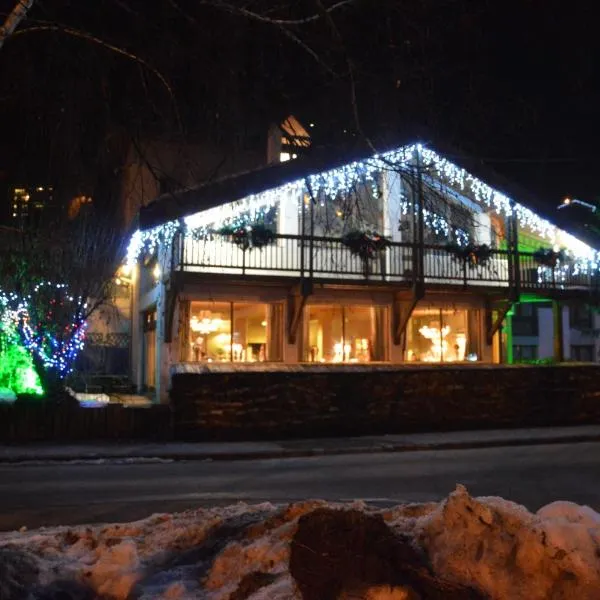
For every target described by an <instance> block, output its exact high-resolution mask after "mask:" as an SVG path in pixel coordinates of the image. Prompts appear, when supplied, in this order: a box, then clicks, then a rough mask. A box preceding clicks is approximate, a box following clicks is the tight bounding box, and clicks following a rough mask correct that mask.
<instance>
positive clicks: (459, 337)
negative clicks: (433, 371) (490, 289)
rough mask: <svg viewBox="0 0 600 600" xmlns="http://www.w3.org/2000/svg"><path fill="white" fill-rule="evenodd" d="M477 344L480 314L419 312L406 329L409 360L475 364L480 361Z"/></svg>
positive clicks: (467, 312)
mask: <svg viewBox="0 0 600 600" xmlns="http://www.w3.org/2000/svg"><path fill="white" fill-rule="evenodd" d="M478 341H479V316H478V311H476V310H464V309H463V310H453V309H440V308H428V309H417V310H415V311H414V312H413V314H412V316H411V318H410V321H409V323H408V327H407V329H406V360H407V361H409V362H460V361H465V360H469V361H476V360H478V359H479V352H478Z"/></svg>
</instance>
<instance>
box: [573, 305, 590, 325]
mask: <svg viewBox="0 0 600 600" xmlns="http://www.w3.org/2000/svg"><path fill="white" fill-rule="evenodd" d="M569 325H570V326H571V327H574V328H575V329H593V327H594V313H593V312H592V309H591V308H590V307H589V306H588V305H587V304H575V305H573V306H570V307H569Z"/></svg>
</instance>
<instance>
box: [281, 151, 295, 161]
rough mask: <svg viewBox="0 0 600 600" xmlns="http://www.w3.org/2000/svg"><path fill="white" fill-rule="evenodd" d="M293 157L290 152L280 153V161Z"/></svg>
mask: <svg viewBox="0 0 600 600" xmlns="http://www.w3.org/2000/svg"><path fill="white" fill-rule="evenodd" d="M291 158H292V157H291V156H290V153H289V152H281V154H280V155H279V160H280V162H287V161H288V160H290V159H291Z"/></svg>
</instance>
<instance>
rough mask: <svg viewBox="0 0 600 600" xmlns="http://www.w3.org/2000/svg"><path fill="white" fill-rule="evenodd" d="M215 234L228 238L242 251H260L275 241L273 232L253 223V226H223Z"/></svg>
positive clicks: (264, 226)
mask: <svg viewBox="0 0 600 600" xmlns="http://www.w3.org/2000/svg"><path fill="white" fill-rule="evenodd" d="M217 233H219V234H221V235H223V236H225V237H228V238H229V240H230V241H231V242H232V243H233V244H235V245H236V246H238V247H239V248H241V249H242V250H248V249H252V248H259V249H260V248H263V247H264V246H267V245H268V244H272V243H273V242H274V241H275V234H274V233H273V231H271V229H269V228H268V227H267V226H266V225H263V224H262V223H255V224H254V225H250V224H249V225H224V226H223V227H221V229H219V230H218V231H217Z"/></svg>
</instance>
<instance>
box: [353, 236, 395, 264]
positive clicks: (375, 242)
mask: <svg viewBox="0 0 600 600" xmlns="http://www.w3.org/2000/svg"><path fill="white" fill-rule="evenodd" d="M342 244H344V246H347V247H348V248H350V252H351V253H352V254H356V255H358V256H360V257H361V258H362V259H363V260H365V261H366V260H373V259H375V258H377V257H378V256H380V255H381V253H382V252H385V250H386V249H387V247H388V246H389V245H390V241H389V240H388V239H387V238H385V237H383V236H382V235H379V234H378V233H375V232H371V231H350V232H349V233H347V234H346V235H344V236H343V237H342Z"/></svg>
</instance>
